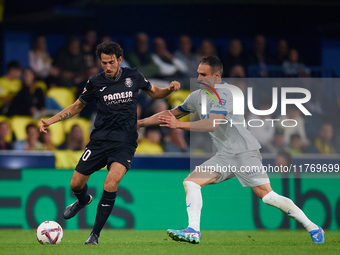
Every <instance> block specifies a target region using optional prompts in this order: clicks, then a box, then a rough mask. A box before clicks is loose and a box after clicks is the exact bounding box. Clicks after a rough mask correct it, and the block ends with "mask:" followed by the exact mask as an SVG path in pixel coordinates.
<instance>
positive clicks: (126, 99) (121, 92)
mask: <svg viewBox="0 0 340 255" xmlns="http://www.w3.org/2000/svg"><path fill="white" fill-rule="evenodd" d="M139 89H142V90H150V89H151V83H150V82H149V81H148V80H147V79H145V78H144V76H143V75H142V74H141V73H140V72H139V71H138V70H137V69H135V68H134V69H130V68H120V71H119V74H118V76H117V77H116V78H115V79H111V78H109V77H107V76H106V74H105V72H101V73H99V74H97V75H96V76H92V77H91V78H90V79H89V80H88V81H87V84H86V86H85V88H84V90H83V93H82V94H81V95H80V96H79V100H80V101H81V102H82V103H83V104H88V103H90V102H91V101H92V100H94V99H95V100H96V103H97V108H98V113H97V117H96V120H95V122H94V127H95V129H94V130H93V131H92V133H91V140H110V141H126V142H135V141H136V140H137V138H138V134H137V97H138V91H139Z"/></svg>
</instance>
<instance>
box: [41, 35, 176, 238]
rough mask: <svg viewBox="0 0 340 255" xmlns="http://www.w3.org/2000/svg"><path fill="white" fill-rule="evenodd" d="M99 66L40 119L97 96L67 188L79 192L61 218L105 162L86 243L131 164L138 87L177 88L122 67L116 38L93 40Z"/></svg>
mask: <svg viewBox="0 0 340 255" xmlns="http://www.w3.org/2000/svg"><path fill="white" fill-rule="evenodd" d="M96 54H97V56H98V57H99V58H100V61H101V65H102V67H103V69H104V72H101V73H99V74H97V75H96V76H93V77H91V78H90V79H89V80H88V81H87V84H86V86H85V88H84V90H83V92H82V94H81V95H80V97H79V98H78V99H77V100H76V102H75V103H73V104H72V105H70V106H68V107H67V108H65V109H64V110H62V111H61V112H60V113H58V114H56V115H54V116H53V117H51V118H50V119H48V120H46V121H44V120H43V119H42V120H41V124H40V132H43V133H46V132H47V131H46V130H47V128H48V127H49V126H50V125H52V124H53V123H56V122H58V121H61V120H64V119H68V118H71V117H72V116H74V115H76V114H78V113H79V112H80V111H81V110H82V109H83V108H84V107H85V105H86V104H88V103H90V102H91V101H92V100H94V99H95V100H96V103H97V107H98V114H97V117H96V120H95V123H94V127H95V128H94V130H93V131H92V133H91V136H90V142H89V143H88V144H87V146H86V148H85V151H84V153H83V155H82V156H81V158H80V160H79V162H78V165H77V166H76V168H75V171H74V173H73V176H72V179H71V189H72V191H73V193H74V194H75V196H76V197H77V198H78V199H77V201H76V202H74V203H73V204H71V205H69V206H68V207H67V208H66V209H65V211H64V218H65V219H70V218H72V217H74V216H75V215H76V214H77V213H78V212H79V211H80V210H81V209H82V208H84V207H85V206H86V205H88V204H90V203H91V202H92V196H91V195H90V194H88V193H87V184H86V182H87V180H88V179H89V177H90V175H91V174H92V173H94V172H96V171H98V170H100V169H101V168H103V167H104V166H105V165H107V169H108V170H109V172H108V174H107V176H106V179H105V183H104V191H103V195H102V197H101V199H100V201H99V204H98V207H97V215H96V220H95V224H94V227H93V230H92V232H91V234H90V236H89V238H88V239H87V241H86V242H85V244H98V237H99V234H100V231H101V230H102V228H103V226H104V224H105V222H106V221H107V219H108V217H109V215H110V214H111V211H112V208H113V205H114V202H115V198H116V191H117V189H118V185H119V182H120V181H121V179H122V178H123V176H124V174H125V173H126V172H127V170H128V169H130V167H131V163H132V159H133V157H134V153H135V150H136V147H137V142H136V140H137V137H138V134H137V97H138V91H139V89H142V90H144V91H145V92H146V93H147V94H148V95H149V96H151V97H152V98H154V99H158V98H164V97H166V96H168V95H170V94H171V93H172V92H173V91H177V90H178V89H179V88H180V84H179V82H177V81H173V82H171V83H170V85H169V87H167V88H159V87H156V86H154V85H152V84H151V83H150V82H149V81H148V80H147V79H145V78H144V76H143V75H142V74H141V73H140V72H139V71H138V70H137V69H130V68H121V67H120V64H121V62H122V57H123V50H122V48H121V47H120V45H119V44H117V43H114V42H104V43H102V44H100V45H98V46H97V50H96Z"/></svg>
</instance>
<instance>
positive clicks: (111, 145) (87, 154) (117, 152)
mask: <svg viewBox="0 0 340 255" xmlns="http://www.w3.org/2000/svg"><path fill="white" fill-rule="evenodd" d="M136 148H137V143H136V142H130V143H128V142H115V141H101V140H91V141H90V142H89V143H88V144H87V145H86V148H85V150H84V153H83V155H81V158H80V159H79V162H78V164H77V166H76V171H77V172H79V173H81V174H83V175H91V174H92V173H94V172H96V171H98V170H100V169H102V168H103V167H105V166H106V165H107V169H109V168H110V165H111V163H113V162H118V163H120V164H122V165H123V166H125V167H126V170H129V169H130V168H131V163H132V160H133V157H134V155H135V151H136Z"/></svg>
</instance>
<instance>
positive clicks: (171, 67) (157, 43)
mask: <svg viewBox="0 0 340 255" xmlns="http://www.w3.org/2000/svg"><path fill="white" fill-rule="evenodd" d="M152 59H153V61H154V62H155V63H156V65H158V67H159V70H160V72H159V77H160V78H161V79H165V80H169V81H171V80H173V79H179V78H181V77H182V78H183V77H184V74H185V73H186V72H188V67H187V65H186V64H185V63H184V62H183V61H182V60H180V59H178V58H176V57H174V56H173V55H172V54H171V53H170V52H169V51H168V49H167V46H166V43H165V40H164V39H163V38H161V37H157V38H155V40H154V54H152Z"/></svg>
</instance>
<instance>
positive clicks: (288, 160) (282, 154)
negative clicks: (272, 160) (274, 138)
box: [276, 150, 292, 165]
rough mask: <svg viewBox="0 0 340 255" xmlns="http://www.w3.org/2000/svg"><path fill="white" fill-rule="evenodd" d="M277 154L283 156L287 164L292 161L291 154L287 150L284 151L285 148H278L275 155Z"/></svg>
mask: <svg viewBox="0 0 340 255" xmlns="http://www.w3.org/2000/svg"><path fill="white" fill-rule="evenodd" d="M277 156H282V157H284V158H285V159H286V160H287V165H290V164H291V163H292V156H291V155H290V153H289V152H287V151H285V150H280V151H279V152H278V153H277V155H276V157H277Z"/></svg>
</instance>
